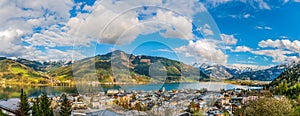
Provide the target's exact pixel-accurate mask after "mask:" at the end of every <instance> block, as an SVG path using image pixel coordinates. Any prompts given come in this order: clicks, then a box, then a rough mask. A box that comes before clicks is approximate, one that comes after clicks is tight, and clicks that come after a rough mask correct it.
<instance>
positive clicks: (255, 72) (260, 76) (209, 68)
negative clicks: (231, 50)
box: [193, 62, 297, 81]
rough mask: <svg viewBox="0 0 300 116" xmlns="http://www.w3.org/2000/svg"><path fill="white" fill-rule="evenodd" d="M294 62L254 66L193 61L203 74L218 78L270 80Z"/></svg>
mask: <svg viewBox="0 0 300 116" xmlns="http://www.w3.org/2000/svg"><path fill="white" fill-rule="evenodd" d="M295 64H297V63H296V62H291V63H286V64H281V65H277V66H273V67H265V66H256V65H239V64H234V65H227V66H224V65H219V64H207V63H195V64H193V66H194V67H198V68H199V70H200V71H202V72H204V73H205V74H207V75H209V76H211V77H215V78H218V79H229V80H258V81H272V80H274V79H275V78H277V77H278V76H279V75H280V74H281V73H282V72H283V71H285V70H286V69H287V68H290V67H293V66H294V65H295Z"/></svg>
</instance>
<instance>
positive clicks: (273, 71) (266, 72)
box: [231, 62, 297, 81]
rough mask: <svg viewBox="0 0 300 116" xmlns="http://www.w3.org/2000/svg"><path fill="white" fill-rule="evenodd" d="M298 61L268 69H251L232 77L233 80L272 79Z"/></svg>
mask: <svg viewBox="0 0 300 116" xmlns="http://www.w3.org/2000/svg"><path fill="white" fill-rule="evenodd" d="M296 64H297V63H296V62H291V63H285V64H280V65H277V66H273V67H270V68H267V69H262V70H257V71H249V72H244V73H241V74H239V75H237V76H234V77H232V78H231V80H236V79H238V80H259V81H272V80H274V79H275V78H277V77H278V76H279V75H280V74H281V73H282V72H284V71H285V70H286V69H288V68H291V67H293V66H295V65H296Z"/></svg>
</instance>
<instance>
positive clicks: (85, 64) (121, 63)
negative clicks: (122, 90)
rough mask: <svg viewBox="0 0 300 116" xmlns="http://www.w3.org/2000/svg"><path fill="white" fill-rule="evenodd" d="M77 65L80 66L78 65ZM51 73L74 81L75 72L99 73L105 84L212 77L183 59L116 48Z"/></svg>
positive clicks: (62, 78)
mask: <svg viewBox="0 0 300 116" xmlns="http://www.w3.org/2000/svg"><path fill="white" fill-rule="evenodd" d="M155 63H159V65H158V66H153V64H155ZM75 65H76V66H78V67H75ZM72 66H73V67H72ZM74 67H75V68H74ZM111 67H113V68H111ZM149 69H150V71H149ZM149 72H150V73H149ZM151 73H154V74H152V77H154V78H151ZM49 74H50V76H53V77H55V78H56V79H58V80H69V79H70V80H72V76H73V75H75V76H78V77H82V78H84V77H90V76H93V75H96V77H97V79H98V80H99V81H100V82H102V83H106V82H109V83H115V82H128V81H129V82H135V83H139V82H149V81H151V80H154V81H153V82H155V81H156V82H163V81H165V80H166V82H174V81H175V82H178V81H185V82H186V81H199V80H203V79H208V78H209V77H208V76H207V75H205V74H204V73H202V72H201V71H199V70H198V69H197V68H194V67H192V66H189V65H186V64H183V63H182V62H178V61H175V60H170V59H167V58H162V57H154V56H135V55H132V54H126V53H125V52H123V51H114V52H111V53H108V54H105V55H98V56H95V57H91V58H86V59H83V60H80V61H77V62H76V63H75V64H73V65H70V66H65V67H61V68H58V69H56V70H53V71H51V72H49ZM160 74H165V75H160ZM164 76H165V77H164Z"/></svg>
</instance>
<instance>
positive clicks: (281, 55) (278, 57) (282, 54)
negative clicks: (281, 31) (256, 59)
mask: <svg viewBox="0 0 300 116" xmlns="http://www.w3.org/2000/svg"><path fill="white" fill-rule="evenodd" d="M251 53H253V54H257V55H265V56H270V57H272V58H273V60H272V61H273V62H281V63H282V62H290V61H296V60H298V57H297V56H287V55H288V54H293V53H294V52H291V51H285V50H281V49H274V50H258V51H251Z"/></svg>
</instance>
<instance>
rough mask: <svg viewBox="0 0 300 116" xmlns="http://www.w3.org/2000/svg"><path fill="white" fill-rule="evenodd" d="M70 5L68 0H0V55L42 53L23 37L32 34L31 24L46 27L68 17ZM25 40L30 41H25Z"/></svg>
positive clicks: (32, 26) (26, 55) (35, 26)
mask: <svg viewBox="0 0 300 116" xmlns="http://www.w3.org/2000/svg"><path fill="white" fill-rule="evenodd" d="M57 3H59V4H57ZM73 5H74V3H73V1H71V0H65V1H60V0H39V1H35V2H32V1H30V0H17V1H12V0H2V1H1V2H0V15H1V18H0V27H1V29H0V40H1V43H0V55H1V56H6V57H24V58H32V57H34V56H39V55H41V54H42V53H43V52H42V51H40V50H37V49H36V48H35V47H33V46H34V45H32V44H31V43H27V42H26V41H27V40H26V39H28V38H30V36H31V34H33V30H34V28H37V27H39V28H49V27H51V26H52V25H56V24H58V23H62V22H63V21H67V20H68V19H69V17H70V14H69V10H71V9H72V6H73ZM59 41H63V40H59ZM24 42H26V44H29V45H25V44H24ZM36 43H37V42H36ZM29 54H30V55H29Z"/></svg>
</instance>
